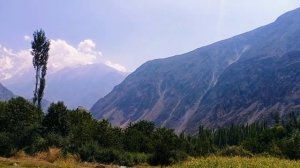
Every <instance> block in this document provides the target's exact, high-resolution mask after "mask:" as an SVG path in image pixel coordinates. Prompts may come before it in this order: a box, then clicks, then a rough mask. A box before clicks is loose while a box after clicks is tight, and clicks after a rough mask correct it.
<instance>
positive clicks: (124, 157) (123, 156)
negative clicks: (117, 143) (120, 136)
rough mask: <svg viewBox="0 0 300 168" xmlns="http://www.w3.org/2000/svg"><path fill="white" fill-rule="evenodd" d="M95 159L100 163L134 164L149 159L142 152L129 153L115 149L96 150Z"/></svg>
mask: <svg viewBox="0 0 300 168" xmlns="http://www.w3.org/2000/svg"><path fill="white" fill-rule="evenodd" d="M95 159H96V161H98V162H101V163H107V164H110V163H113V164H117V165H124V166H134V165H137V164H141V163H146V162H147V161H148V160H149V155H147V154H143V153H129V152H125V151H120V150H115V149H101V150H99V151H97V153H96V155H95Z"/></svg>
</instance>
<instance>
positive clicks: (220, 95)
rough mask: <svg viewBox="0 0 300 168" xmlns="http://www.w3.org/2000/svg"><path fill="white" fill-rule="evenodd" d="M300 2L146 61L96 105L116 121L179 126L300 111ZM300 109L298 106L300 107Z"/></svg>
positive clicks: (246, 120)
mask: <svg viewBox="0 0 300 168" xmlns="http://www.w3.org/2000/svg"><path fill="white" fill-rule="evenodd" d="M299 20H300V8H299V9H296V10H293V11H290V12H287V13H285V14H284V15H282V16H280V17H279V18H278V19H277V20H276V21H275V22H273V23H271V24H268V25H266V26H263V27H260V28H257V29H255V30H253V31H250V32H246V33H244V34H241V35H237V36H235V37H232V38H229V39H226V40H222V41H219V42H216V43H214V44H211V45H208V46H204V47H201V48H198V49H196V50H193V51H191V52H188V53H185V54H182V55H176V56H173V57H169V58H165V59H157V60H152V61H148V62H146V63H144V64H143V65H142V66H140V67H139V68H138V69H137V70H136V71H134V72H133V73H131V74H130V75H129V76H128V77H127V78H126V79H125V80H124V81H123V82H122V83H121V84H119V85H118V86H116V87H115V88H114V89H113V90H112V91H111V92H110V93H109V94H108V95H106V96H105V97H103V98H101V99H99V100H98V101H97V102H96V103H95V104H94V105H93V107H92V108H91V112H92V114H93V115H94V117H96V118H97V119H102V118H105V119H108V120H109V121H110V122H112V124H113V125H116V126H126V125H128V124H129V123H130V122H136V121H139V120H150V121H154V122H155V124H156V125H157V126H166V127H169V128H174V129H175V130H176V131H177V132H182V131H185V132H189V133H195V132H196V131H197V129H198V127H199V125H204V126H205V127H210V128H216V127H223V126H228V125H231V124H234V123H235V124H246V123H253V122H256V121H268V120H270V118H271V116H272V114H273V113H274V112H278V113H279V114H280V115H282V116H284V115H287V114H288V113H290V112H292V111H297V112H299V110H300V22H299ZM298 114H299V113H298Z"/></svg>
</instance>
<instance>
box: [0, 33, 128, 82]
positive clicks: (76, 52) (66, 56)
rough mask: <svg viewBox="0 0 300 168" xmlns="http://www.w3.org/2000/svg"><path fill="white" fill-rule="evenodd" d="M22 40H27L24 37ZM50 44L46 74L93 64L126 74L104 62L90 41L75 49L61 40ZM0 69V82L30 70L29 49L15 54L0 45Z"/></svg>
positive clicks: (30, 58) (83, 42)
mask: <svg viewBox="0 0 300 168" xmlns="http://www.w3.org/2000/svg"><path fill="white" fill-rule="evenodd" d="M24 39H28V38H27V37H26V38H25V36H24ZM50 42H51V45H50V50H49V60H48V73H53V72H57V71H59V70H62V69H63V68H67V67H76V66H80V65H88V64H94V63H104V64H106V65H107V66H110V67H112V68H114V69H116V70H118V71H121V72H127V70H126V68H125V67H123V66H122V65H119V64H117V63H113V62H111V61H109V60H106V59H105V58H104V57H103V56H102V53H101V52H100V51H97V50H96V44H95V43H94V42H93V41H92V40H91V39H86V40H83V41H81V42H80V43H79V44H78V45H77V46H76V47H75V46H72V45H70V44H68V43H67V42H66V41H65V40H62V39H57V40H50ZM0 67H1V68H0V80H6V79H10V78H11V77H14V76H17V75H22V74H23V73H25V72H28V71H29V70H32V69H33V67H32V56H31V54H30V49H26V50H20V51H17V52H16V51H13V50H12V49H8V48H6V47H4V46H1V45H0Z"/></svg>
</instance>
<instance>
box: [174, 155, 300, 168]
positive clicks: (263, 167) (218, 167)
mask: <svg viewBox="0 0 300 168" xmlns="http://www.w3.org/2000/svg"><path fill="white" fill-rule="evenodd" d="M202 167H203V168H204V167H205V168H273V167H276V168H299V167H300V161H292V160H285V159H279V158H274V157H258V156H257V157H252V158H247V157H220V156H210V157H203V158H191V159H189V160H188V161H186V162H183V163H181V164H177V165H174V166H171V167H170V168H202Z"/></svg>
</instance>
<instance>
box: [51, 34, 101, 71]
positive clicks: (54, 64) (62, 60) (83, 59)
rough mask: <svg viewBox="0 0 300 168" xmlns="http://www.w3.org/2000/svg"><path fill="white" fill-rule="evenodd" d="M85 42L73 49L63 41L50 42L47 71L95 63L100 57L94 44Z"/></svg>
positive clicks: (89, 41)
mask: <svg viewBox="0 0 300 168" xmlns="http://www.w3.org/2000/svg"><path fill="white" fill-rule="evenodd" d="M86 41H87V40H84V41H82V42H80V43H79V45H78V47H77V48H75V47H73V46H72V45H70V44H68V43H67V42H66V41H64V40H61V39H58V40H51V41H50V42H51V45H50V51H49V61H48V68H49V70H50V71H51V72H55V71H59V70H61V69H63V68H66V67H74V66H78V65H87V64H93V63H96V62H97V58H99V57H102V55H101V54H99V52H96V51H95V44H94V43H93V42H92V41H91V40H88V42H86Z"/></svg>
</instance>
